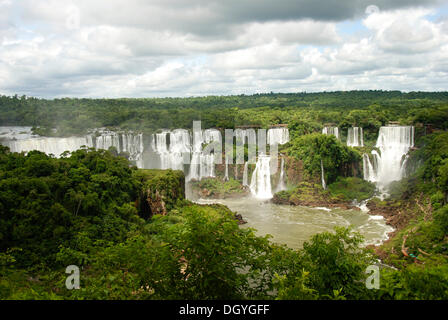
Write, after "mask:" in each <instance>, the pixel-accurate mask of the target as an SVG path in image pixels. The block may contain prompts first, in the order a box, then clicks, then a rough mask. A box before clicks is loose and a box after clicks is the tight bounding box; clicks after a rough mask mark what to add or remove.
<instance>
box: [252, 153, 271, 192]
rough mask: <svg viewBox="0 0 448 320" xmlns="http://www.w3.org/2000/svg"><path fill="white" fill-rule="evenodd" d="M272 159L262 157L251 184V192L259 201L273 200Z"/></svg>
mask: <svg viewBox="0 0 448 320" xmlns="http://www.w3.org/2000/svg"><path fill="white" fill-rule="evenodd" d="M270 160H271V157H269V156H265V155H260V156H259V157H258V161H257V164H256V166H255V170H254V172H253V174H252V179H251V182H250V191H251V193H252V194H253V195H254V196H255V197H256V198H258V199H271V198H272V191H271V169H270Z"/></svg>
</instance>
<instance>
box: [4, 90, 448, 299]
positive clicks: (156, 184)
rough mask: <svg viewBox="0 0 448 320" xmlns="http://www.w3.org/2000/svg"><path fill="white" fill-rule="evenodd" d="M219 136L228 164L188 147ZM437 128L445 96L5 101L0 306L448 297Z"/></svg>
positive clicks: (444, 153) (445, 148) (447, 153)
mask: <svg viewBox="0 0 448 320" xmlns="http://www.w3.org/2000/svg"><path fill="white" fill-rule="evenodd" d="M193 121H201V124H202V129H203V131H201V139H202V140H198V141H197V142H194V141H195V140H194V139H193V136H194V134H193V132H192V129H193ZM225 129H233V130H235V132H236V133H235V137H234V139H235V143H238V141H240V142H241V140H242V145H243V147H244V161H243V163H242V164H235V162H236V161H235V160H236V155H235V154H232V155H231V156H230V162H227V161H228V158H224V156H225V155H224V156H223V158H222V159H220V160H224V161H221V162H220V163H219V164H216V165H215V164H214V162H213V161H215V160H216V157H213V156H212V157H207V156H206V155H205V154H203V153H201V152H202V151H197V150H196V147H198V150H199V149H200V148H203V147H205V146H207V145H208V144H210V143H211V142H212V141H216V138H217V137H218V136H220V135H222V136H223V135H224V130H225ZM263 129H266V132H267V136H266V137H265V140H266V141H267V142H268V143H267V144H268V145H269V147H268V149H267V152H266V154H258V156H257V158H256V159H255V160H254V161H253V162H251V161H250V159H249V153H250V152H249V149H250V148H249V147H248V145H247V144H249V143H250V139H251V138H252V137H255V136H256V133H258V132H259V131H260V130H263ZM447 129H448V93H447V92H409V93H403V92H399V91H350V92H344V91H341V92H322V93H305V92H303V93H290V94H283V93H267V94H256V95H239V96H210V97H194V98H151V99H150V98H148V99H75V98H64V99H53V100H46V99H38V98H33V97H26V96H21V97H19V96H17V95H16V96H1V97H0V274H1V278H0V299H137V300H139V299H280V300H283V299H312V300H314V299H335V300H344V299H350V300H351V299H354V300H360V299H372V300H390V299H447V298H448V237H447V233H448V204H447V202H448V131H447ZM214 139H215V140H214ZM239 139H240V140H239ZM257 139H260V136H257ZM274 145H275V147H276V148H278V153H279V156H278V157H277V158H274V157H273V154H272V153H273V150H274V148H273V146H274ZM199 147H200V148H199ZM185 150H186V151H188V152H189V154H190V155H191V157H192V158H194V157H197V158H198V159H200V160H199V162H198V163H197V164H195V163H192V164H187V165H186V164H184V163H182V162H179V159H181V157H182V156H183V153H185V152H186V151H185ZM201 150H202V149H201ZM195 165H196V166H195ZM269 165H271V166H272V165H273V167H274V168H276V169H278V170H275V172H274V171H273V170H272V169H269V168H270V166H269ZM229 199H230V200H229ZM235 199H236V200H235ZM237 199H242V200H237ZM220 200H222V201H224V202H223V203H224V204H223V203H220ZM225 201H230V202H229V203H231V204H232V203H234V208H237V209H236V210H232V209H231V208H229V207H230V205H229V206H226V205H225V204H226V202H225ZM232 201H234V202H232ZM237 201H240V202H237ZM251 201H252V202H251ZM242 202H243V203H244V202H248V203H249V202H251V203H252V204H251V205H253V206H252V207H245V208H246V209H245V210H246V211H244V212H246V213H244V212H243V213H242V212H240V210H239V209H238V206H243V205H241V203H242ZM253 208H256V209H253ZM267 208H268V209H269V210H271V211H267V210H268V209H267ZM241 210H243V208H242V207H241ZM284 211H287V212H288V213H287V214H288V215H287V216H282V217H283V218H285V217H287V218H288V219H290V220H291V221H293V222H294V223H296V224H298V225H299V224H303V225H304V226H305V228H315V229H310V230H311V232H310V234H307V235H306V236H303V237H302V238H303V241H302V240H300V241H301V242H300V243H296V244H293V245H290V244H291V243H290V242H283V241H282V238H281V234H282V233H285V231H284V230H289V231H288V232H290V233H291V236H292V237H293V239H294V240H292V242H294V241H296V238H294V237H296V236H298V235H297V234H296V233H297V229H294V230H293V231H291V229H284V230H281V231H280V232H279V236H278V237H277V236H276V235H274V237H270V236H269V235H268V233H269V232H262V233H266V234H260V231H259V230H256V229H257V228H254V226H256V224H255V222H254V221H256V217H257V216H260V215H262V214H265V215H269V216H272V215H275V214H276V213H278V214H283V213H282V212H284ZM249 212H250V214H249ZM263 212H264V213H263ZM271 212H274V214H271ZM302 215H303V217H302ZM369 215H370V217H369ZM299 216H300V217H302V218H300V219H303V220H300V221H299V222H297V221H296V220H294V219H298V218H297V217H299ZM313 216H314V217H322V219H321V218H319V219H321V220H325V221H324V222H322V224H319V223H320V222H313V221H311V220H312V219H313ZM269 218H272V217H269ZM380 219H381V220H380ZM361 220H362V222H359V221H361ZM265 221H268V220H265ZM269 221H270V220H269ZM288 221H289V220H288ZM256 222H257V223H258V221H256ZM262 222H263V221H261V222H260V223H262ZM333 222H334V223H333ZM351 222H354V223H353V224H355V225H351V224H352V223H351ZM282 223H285V222H282ZM288 223H290V222H286V223H285V225H286V224H288ZM356 223H358V224H357V225H356ZM265 224H266V222H265ZM267 224H269V222H268V223H267ZM290 224H291V225H292V224H293V223H290ZM347 224H350V225H351V226H348V225H347ZM260 225H261V224H260ZM333 225H336V227H335V228H333V227H331V230H330V227H329V226H333ZM310 226H311V227H310ZM268 227H270V226H268ZM291 228H292V227H291ZM319 230H320V231H319ZM372 230H373V231H372ZM372 233H373V234H374V235H371V234H372ZM377 233H380V234H381V235H380V236H378V235H377ZM383 233H384V235H383ZM369 235H370V237H371V239H370V240H371V241H366V240H369V239H366V237H367V236H369ZM299 236H300V235H299ZM302 238H300V239H302ZM70 265H76V266H78V267H79V268H80V275H81V276H80V279H81V284H80V288H79V289H78V290H68V289H67V288H66V285H65V283H66V279H67V274H66V273H65V270H66V267H67V266H70ZM369 266H377V267H378V268H379V270H380V275H381V277H380V285H379V287H378V288H373V289H372V288H369V287H368V286H366V279H367V277H368V274H366V270H367V268H368V267H369Z"/></svg>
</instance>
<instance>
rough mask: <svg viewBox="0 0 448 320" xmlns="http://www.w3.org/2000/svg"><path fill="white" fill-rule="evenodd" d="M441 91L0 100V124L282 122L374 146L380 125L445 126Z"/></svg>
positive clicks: (61, 130)
mask: <svg viewBox="0 0 448 320" xmlns="http://www.w3.org/2000/svg"><path fill="white" fill-rule="evenodd" d="M447 114H448V93H447V92H440V93H436V92H435V93H427V92H410V93H402V92H400V91H350V92H328V93H326V92H324V93H291V94H280V93H278V94H277V93H270V94H255V95H251V96H247V95H239V96H210V97H197V98H152V99H149V98H148V99H75V98H63V99H54V100H46V99H37V98H32V97H26V96H21V97H18V96H13V97H8V96H1V97H0V124H2V125H27V126H39V127H40V130H38V131H37V132H38V133H41V134H43V135H51V134H54V133H53V132H52V131H51V130H50V129H52V128H57V129H58V131H57V133H56V134H57V135H60V136H64V135H72V134H80V133H84V132H85V131H86V130H88V129H93V128H98V127H115V128H121V129H129V130H140V131H143V132H152V131H155V130H157V129H161V128H166V129H174V128H191V127H192V124H193V120H201V121H202V126H203V128H212V127H217V128H234V127H235V126H238V125H248V124H257V125H262V126H263V127H268V126H269V125H274V124H279V123H288V124H290V125H292V126H293V127H294V128H297V132H298V134H302V133H308V132H310V130H311V131H312V130H313V129H319V128H320V129H321V128H322V125H323V124H324V123H334V124H336V125H337V126H339V127H340V128H342V129H346V128H347V127H351V126H359V127H363V128H364V130H365V134H366V140H374V139H375V135H376V134H377V131H378V128H379V127H380V126H381V125H384V124H386V123H387V122H388V121H401V122H402V123H403V124H410V123H416V122H420V123H431V124H434V125H435V126H437V127H442V128H446V127H447V126H448V115H447Z"/></svg>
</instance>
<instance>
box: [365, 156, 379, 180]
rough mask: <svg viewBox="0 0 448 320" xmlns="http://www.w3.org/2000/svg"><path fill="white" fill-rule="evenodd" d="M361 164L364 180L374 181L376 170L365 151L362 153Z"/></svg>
mask: <svg viewBox="0 0 448 320" xmlns="http://www.w3.org/2000/svg"><path fill="white" fill-rule="evenodd" d="M362 165H363V173H364V180H366V181H370V182H376V171H375V168H374V167H373V165H372V162H371V161H370V158H369V155H368V154H367V153H364V154H363V155H362Z"/></svg>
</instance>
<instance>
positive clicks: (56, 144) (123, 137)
mask: <svg viewBox="0 0 448 320" xmlns="http://www.w3.org/2000/svg"><path fill="white" fill-rule="evenodd" d="M18 128H20V127H18ZM97 132H98V134H99V135H94V134H88V135H86V136H83V137H68V138H57V137H39V136H33V135H31V134H30V133H26V134H25V133H21V134H20V133H19V134H15V133H14V132H13V134H12V135H11V137H12V138H13V139H16V138H19V139H18V140H10V141H5V142H4V144H5V145H7V146H8V147H9V148H10V149H11V151H12V152H29V151H31V150H38V151H41V152H45V153H46V154H53V155H54V156H56V157H59V156H60V155H61V154H62V153H63V152H65V151H69V152H73V151H76V150H78V149H81V147H82V146H86V147H88V148H96V149H104V150H108V149H109V148H110V147H115V148H116V149H117V152H119V153H120V152H127V153H128V154H129V160H133V161H136V162H137V166H138V167H142V166H143V151H144V148H143V134H141V133H140V134H135V133H120V132H112V131H108V130H105V129H99V130H98V131H97ZM20 138H22V139H20Z"/></svg>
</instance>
